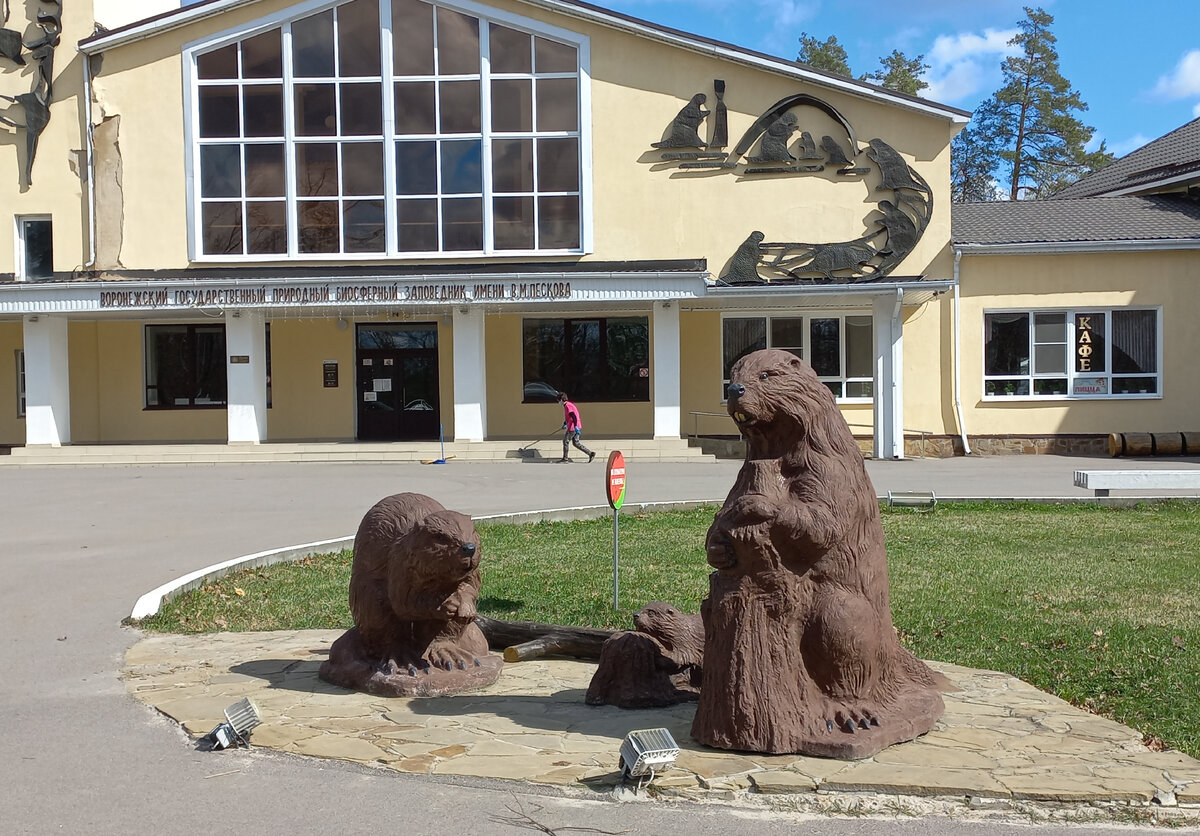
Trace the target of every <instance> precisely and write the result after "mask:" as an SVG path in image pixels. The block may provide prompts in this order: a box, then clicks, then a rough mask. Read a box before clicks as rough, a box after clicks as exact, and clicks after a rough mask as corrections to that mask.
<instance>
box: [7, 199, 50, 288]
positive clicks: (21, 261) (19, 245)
mask: <svg viewBox="0 0 1200 836" xmlns="http://www.w3.org/2000/svg"><path fill="white" fill-rule="evenodd" d="M31 221H45V222H47V223H49V224H50V232H51V235H53V234H54V219H53V217H52V216H50V215H15V216H13V236H14V245H13V256H14V258H13V266H14V268H15V269H14V273H15V274H16V276H15V278H16V280H17V281H19V282H29V281H44V280H39V279H31V278H30V277H29V266H28V252H27V250H26V246H25V243H26V242H25V224H27V223H29V222H31ZM50 261H51V269H53V264H54V251H53V247H51V252H50Z"/></svg>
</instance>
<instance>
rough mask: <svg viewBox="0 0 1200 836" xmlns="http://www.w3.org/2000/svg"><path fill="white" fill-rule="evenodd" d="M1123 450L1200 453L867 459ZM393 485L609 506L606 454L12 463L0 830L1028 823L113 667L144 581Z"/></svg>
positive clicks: (912, 467)
mask: <svg viewBox="0 0 1200 836" xmlns="http://www.w3.org/2000/svg"><path fill="white" fill-rule="evenodd" d="M738 466H739V463H738V462H734V461H717V462H706V463H699V464H670V463H645V464H639V463H638V462H637V461H636V460H631V461H630V462H629V483H628V498H627V503H629V504H637V503H643V502H654V501H667V500H706V499H713V500H719V499H720V498H721V497H723V496H724V494H725V492H726V491H727V490H728V488H729V486H730V485H731V484H732V481H733V477H734V474H735V472H736V470H737V468H738ZM1121 466H1124V467H1130V466H1137V467H1146V468H1158V467H1162V468H1167V469H1180V468H1194V467H1200V461H1196V460H1176V461H1171V460H1165V459H1162V460H1148V461H1144V462H1136V464H1135V463H1133V462H1131V461H1130V460H1109V459H1079V458H1060V457H1050V456H1045V457H1041V456H1038V457H1034V456H1029V457H996V458H974V457H972V458H967V459H948V460H935V459H926V460H908V461H902V462H870V463H869V465H868V469H869V471H870V473H871V477H872V480H873V481H874V483H875V485H876V489H877V492H878V493H880V494H881V495H883V494H886V492H887V491H888V490H894V491H896V490H934V491H935V492H936V493H937V495H938V497H939V498H950V497H956V496H961V497H969V496H998V497H1063V498H1070V497H1074V498H1081V497H1086V496H1087V492H1086V491H1082V490H1080V489H1076V488H1074V487H1073V485H1072V479H1071V475H1072V472H1073V471H1074V470H1076V469H1081V468H1084V467H1087V468H1092V469H1101V468H1105V467H1121ZM400 491H417V492H421V493H427V494H429V495H431V496H433V497H435V498H437V499H439V500H440V501H442V502H443V503H444V504H446V505H447V506H448V507H452V508H455V509H458V510H462V511H465V512H467V513H471V514H473V515H484V514H496V513H506V512H513V511H525V510H537V509H546V508H563V507H572V506H583V505H600V504H603V502H604V489H603V467H602V465H601V464H599V463H596V464H592V465H590V466H589V465H584V464H575V465H571V466H569V467H543V466H541V465H537V464H532V463H531V464H522V463H515V462H513V463H499V464H467V463H454V462H451V463H447V464H446V465H440V466H438V465H433V466H423V465H391V464H389V465H380V464H370V463H363V464H354V465H342V464H326V465H321V464H259V465H209V466H169V465H143V466H121V467H69V466H63V467H23V468H12V469H6V470H5V471H3V472H2V473H0V531H2V532H3V539H2V541H0V542H2V543H3V546H2V548H0V578H2V579H3V580H2V581H0V624H2V625H3V639H2V640H0V647H2V648H3V651H2V653H0V665H2V670H3V675H2V676H0V745H2V746H3V751H4V756H3V757H2V758H0V831H2V832H5V833H49V832H66V833H85V832H86V833H96V834H102V833H123V834H128V833H135V834H140V833H156V834H157V833H189V834H190V833H234V832H237V833H275V832H280V833H283V832H287V833H301V834H303V833H333V832H336V833H366V832H374V831H378V830H381V829H400V830H401V831H402V832H405V833H410V834H425V833H428V834H452V833H501V834H504V833H518V832H528V830H530V829H536V828H540V829H541V830H542V832H558V831H559V830H563V829H565V828H569V827H574V828H580V827H590V828H597V829H599V830H600V831H602V832H614V833H615V832H630V833H667V832H671V833H677V832H686V833H696V834H707V833H713V834H717V833H721V834H731V833H751V832H753V833H756V834H760V833H761V834H775V833H792V834H794V833H798V832H799V833H822V834H825V833H828V834H850V833H867V832H888V833H899V834H905V833H916V832H918V828H919V830H920V832H921V833H923V834H926V833H932V834H943V833H944V834H950V833H954V834H974V833H1008V832H1009V831H1010V829H1013V828H1015V827H1017V826H1018V825H1017V824H1010V823H1005V822H1000V821H992V820H989V821H972V820H964V819H962V818H945V817H940V816H935V817H933V818H921V819H918V820H911V819H908V818H906V817H904V816H901V817H900V818H898V819H895V818H893V819H889V820H884V819H878V818H871V817H868V818H845V817H833V818H829V817H825V816H814V815H812V814H810V813H808V812H805V811H798V812H797V811H788V810H783V811H779V810H775V811H766V810H762V809H745V808H737V807H725V806H722V805H697V804H676V803H653V804H616V803H609V802H608V801H602V800H592V799H588V798H580V797H577V796H561V795H557V794H554V793H550V794H545V793H543V792H542V791H539V790H536V789H535V788H531V787H528V786H525V785H522V784H519V783H513V782H502V781H490V780H482V779H478V780H471V779H438V778H434V777H426V776H405V775H397V774H394V773H390V772H383V771H380V770H372V769H369V768H363V767H357V766H352V765H345V764H341V763H338V762H333V761H323V760H314V759H307V758H300V757H291V756H287V755H281V754H276V753H270V752H260V751H257V750H251V751H248V752H247V751H236V752H234V751H230V752H222V753H211V752H199V751H197V750H196V749H195V748H194V745H193V743H192V742H191V741H190V740H189V739H188V738H187V737H186V735H184V734H183V733H182V732H181V731H180V730H179V728H178V727H177V726H176V725H175V724H174V723H173V722H170V721H168V720H166V719H165V718H162V717H161V716H160V715H157V714H155V713H154V712H152V711H151V710H150V709H148V708H146V707H145V706H143V705H141V704H140V703H138V702H136V701H135V700H133V699H132V698H130V697H129V696H127V694H126V692H125V687H124V684H123V683H122V682H121V681H120V679H119V678H118V671H119V670H120V668H121V666H122V661H123V657H124V654H125V652H126V650H127V649H128V648H129V647H130V646H131V645H133V644H134V643H135V642H137V641H138V639H139V638H140V637H141V633H140V632H138V631H136V630H133V629H130V628H127V627H122V626H121V619H122V618H123V617H124V616H126V615H127V614H128V613H129V610H130V607H131V606H132V604H133V602H134V601H135V600H136V599H137V598H138V596H140V595H141V594H142V593H144V592H146V591H147V590H149V589H151V588H153V587H156V586H158V585H159V584H162V583H165V582H166V581H169V580H171V579H172V578H175V577H178V576H180V575H183V574H186V573H187V572H190V571H193V570H195V569H198V568H200V567H203V566H206V565H210V564H213V563H218V562H220V561H223V560H228V559H230V558H233V557H237V556H239V555H242V554H247V553H250V552H255V551H261V550H266V549H270V548H275V547H279V546H286V545H290V544H299V543H306V542H311V541H316V540H324V539H330V538H335V537H341V536H345V535H349V534H352V533H353V531H354V529H355V528H356V527H357V524H358V521H359V519H361V517H362V515H363V513H364V512H365V511H366V509H367V508H369V507H370V506H371V505H372V504H373V503H374V502H376V501H377V500H378V499H380V498H381V497H383V496H386V495H388V494H391V493H397V492H400ZM888 809H889V808H887V807H886V805H885V806H884V807H883V808H881V811H882V812H884V813H886V812H887V810H888ZM567 832H570V831H569V830H567ZM1042 832H1045V833H1047V834H1050V833H1058V832H1064V833H1065V832H1067V831H1066V830H1062V829H1060V828H1058V827H1056V826H1051V827H1047V828H1045V829H1043V831H1042ZM1070 832H1073V833H1078V832H1080V830H1078V829H1072V830H1071V831H1070ZM1092 832H1102V831H1100V830H1093V831H1092ZM1113 832H1114V833H1116V832H1119V831H1117V830H1113Z"/></svg>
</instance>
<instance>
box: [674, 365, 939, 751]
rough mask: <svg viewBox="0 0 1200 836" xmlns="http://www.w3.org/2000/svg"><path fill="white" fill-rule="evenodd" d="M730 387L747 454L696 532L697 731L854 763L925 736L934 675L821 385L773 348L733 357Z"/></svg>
mask: <svg viewBox="0 0 1200 836" xmlns="http://www.w3.org/2000/svg"><path fill="white" fill-rule="evenodd" d="M727 394H728V405H729V414H730V415H731V416H732V417H733V419H734V421H735V422H736V423H737V425H738V427H739V428H740V430H741V432H742V435H743V436H744V437H745V439H746V461H745V464H744V465H743V466H742V469H741V471H740V472H739V473H738V476H737V480H736V482H735V483H734V486H733V489H732V490H731V491H730V492H729V496H728V497H727V498H726V500H725V503H724V505H722V507H721V509H720V511H719V512H718V513H717V514H716V518H715V519H714V521H713V524H712V526H711V527H710V528H709V531H708V537H707V541H706V550H707V554H708V562H709V564H710V565H712V567H713V568H714V569H715V571H714V572H713V573H712V574H711V575H710V579H709V596H708V598H707V599H706V600H705V601H704V603H703V605H702V607H701V613H702V615H703V618H704V630H705V643H704V685H703V687H702V688H701V691H700V701H699V704H698V706H697V710H696V716H695V720H694V723H693V726H692V736H693V737H694V738H695V739H696V740H698V741H699V742H701V743H704V744H707V745H709V746H716V747H719V748H724V749H737V750H745V751H751V752H769V753H801V754H807V755H820V756H826V757H837V758H863V757H868V756H870V755H872V754H874V753H876V752H878V751H879V750H881V749H883V748H884V747H886V746H889V745H891V744H893V743H898V742H900V741H904V740H910V739H912V738H915V737H917V736H919V735H921V734H924V733H925V732H927V731H929V729H930V728H932V727H933V724H934V723H935V722H937V720H938V718H939V717H940V716H941V714H942V711H943V703H942V697H941V694H940V693H939V687H941V686H942V685H943V684H944V680H942V678H941V677H939V675H937V674H935V673H934V672H933V671H931V670H930V669H929V668H928V667H927V666H926V665H925V664H924V663H923V662H921V661H920V660H918V659H917V658H916V657H914V656H913V655H912V654H911V653H909V652H908V651H907V650H906V649H904V648H903V647H901V645H900V642H899V640H898V639H897V636H896V632H895V629H894V628H893V626H892V617H891V610H890V605H889V601H888V576H887V555H886V554H885V552H884V543H883V528H882V525H881V522H880V518H879V504H878V500H877V499H876V496H875V491H874V489H873V488H872V487H871V483H870V480H869V478H868V477H867V474H866V469H865V468H864V466H863V461H862V454H861V453H860V451H859V449H858V447H857V445H856V444H855V442H854V439H853V437H852V436H851V434H850V430H849V428H848V427H847V425H846V422H845V420H844V419H843V418H842V416H841V414H840V413H839V412H838V409H837V407H836V405H835V403H834V400H833V397H832V395H831V394H830V392H829V389H828V388H826V387H825V385H824V384H823V383H821V381H820V380H819V379H818V378H817V375H816V373H815V372H813V370H812V368H811V367H810V366H809V365H808V364H807V363H805V362H804V361H802V360H800V359H799V358H797V357H795V356H794V355H792V354H790V353H788V352H786V351H780V350H775V349H767V350H764V351H756V352H753V353H752V354H748V355H747V356H745V357H743V358H742V359H741V360H739V361H738V362H737V363H736V364H734V366H733V369H732V372H731V382H730V384H729V389H728V393H727Z"/></svg>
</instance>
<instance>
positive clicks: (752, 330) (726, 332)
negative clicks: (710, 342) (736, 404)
mask: <svg viewBox="0 0 1200 836" xmlns="http://www.w3.org/2000/svg"><path fill="white" fill-rule="evenodd" d="M721 336H722V340H721V350H722V361H723V371H722V375H723V376H724V378H725V380H728V379H729V372H730V370H731V369H732V368H733V364H734V363H736V362H737V361H738V360H739V359H741V358H742V357H744V356H745V355H747V354H749V353H750V352H752V351H758V350H759V349H760V348H766V347H767V320H766V319H765V318H764V317H761V316H756V317H747V318H740V317H739V318H729V319H725V320H722V322H721ZM724 397H725V394H724V393H722V394H721V398H722V399H724Z"/></svg>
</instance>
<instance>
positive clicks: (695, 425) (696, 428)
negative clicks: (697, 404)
mask: <svg viewBox="0 0 1200 836" xmlns="http://www.w3.org/2000/svg"><path fill="white" fill-rule="evenodd" d="M688 415H690V416H692V431H691V433H690V434H689V435H688V438H697V437H699V435H700V419H701V417H710V418H725V419H727V420H729V421H732V420H733V419H732V418H730V417H729V413H728V412H699V411H689V412H688ZM846 426H848V427H850V428H851V429H855V428H859V429H866V430H870V431H871V432H872V433H873V432H875V425H874V424H851V423H850V422H849V421H847V422H846ZM734 429H735V430H736V429H737V427H736V426H735V427H734ZM901 432H904V433H906V434H912V435H918V436H920V437H921V446H920V451H919V453H918V454H917V456H916V458H918V459H923V458H925V449H926V448H925V440H926V438H927V437H928V436H931V435H933V431H932V430H914V429H910V428H908V427H904V428H903V429H902V430H901Z"/></svg>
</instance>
